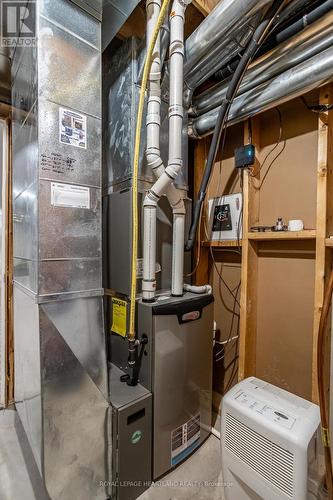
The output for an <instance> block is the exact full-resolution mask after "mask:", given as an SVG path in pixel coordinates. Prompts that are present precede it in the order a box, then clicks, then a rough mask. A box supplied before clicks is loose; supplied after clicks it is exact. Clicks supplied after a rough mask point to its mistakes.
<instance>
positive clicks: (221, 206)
mask: <svg viewBox="0 0 333 500" xmlns="http://www.w3.org/2000/svg"><path fill="white" fill-rule="evenodd" d="M208 212H209V228H210V231H211V236H210V238H211V241H221V240H240V239H241V238H242V213H243V196H242V193H235V194H228V195H225V196H221V197H220V198H212V199H210V200H209V202H208Z"/></svg>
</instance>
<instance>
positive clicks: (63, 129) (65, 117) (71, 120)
mask: <svg viewBox="0 0 333 500" xmlns="http://www.w3.org/2000/svg"><path fill="white" fill-rule="evenodd" d="M59 141H60V142H61V143H62V144H67V145H69V146H75V147H77V148H82V149H87V117H86V116H85V115H82V114H81V113H78V112H76V111H72V110H70V109H64V108H59Z"/></svg>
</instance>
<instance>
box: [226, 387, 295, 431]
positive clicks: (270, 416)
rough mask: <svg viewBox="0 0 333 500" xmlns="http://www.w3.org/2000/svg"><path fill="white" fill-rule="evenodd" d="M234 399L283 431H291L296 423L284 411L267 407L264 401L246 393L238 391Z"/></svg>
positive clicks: (293, 418)
mask: <svg viewBox="0 0 333 500" xmlns="http://www.w3.org/2000/svg"><path fill="white" fill-rule="evenodd" d="M234 399H235V400H236V401H237V402H238V403H240V404H241V405H242V406H245V407H246V408H248V409H250V410H252V411H253V412H255V413H257V414H259V415H261V416H262V417H263V418H265V419H266V420H269V421H271V422H274V423H275V424H278V425H280V426H281V427H284V428H285V429H289V430H290V429H292V427H293V425H294V424H295V422H296V418H295V417H293V416H292V415H290V414H288V413H286V411H285V410H282V409H280V408H277V407H274V406H271V405H268V404H267V403H265V402H264V401H260V399H257V398H254V397H253V396H252V395H249V394H248V393H247V392H244V391H238V392H237V393H236V394H235V396H234Z"/></svg>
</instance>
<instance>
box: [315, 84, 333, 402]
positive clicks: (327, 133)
mask: <svg viewBox="0 0 333 500" xmlns="http://www.w3.org/2000/svg"><path fill="white" fill-rule="evenodd" d="M319 101H320V104H322V105H330V104H332V103H333V85H332V84H330V85H327V86H325V87H323V88H321V89H320V97H319ZM332 155H333V112H332V111H328V112H326V113H321V114H319V118H318V166H317V231H316V275H315V303H314V322H313V360H312V400H313V401H314V402H316V403H318V400H319V397H318V385H317V341H318V332H319V322H320V315H321V311H322V305H323V300H324V292H325V278H326V276H327V274H328V272H329V270H330V265H331V251H330V249H329V248H328V247H329V246H330V245H329V244H328V245H327V244H326V242H327V241H328V243H330V241H329V240H327V238H328V237H329V236H331V235H332V234H333V224H332V217H333V204H332V200H331V198H332V193H333V172H332V170H333V159H332ZM327 342H329V339H327ZM326 369H327V370H326V371H327V372H328V373H329V366H327V367H326Z"/></svg>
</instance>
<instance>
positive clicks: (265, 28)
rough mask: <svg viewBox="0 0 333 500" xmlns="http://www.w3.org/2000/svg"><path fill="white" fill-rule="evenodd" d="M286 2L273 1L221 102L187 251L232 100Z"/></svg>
mask: <svg viewBox="0 0 333 500" xmlns="http://www.w3.org/2000/svg"><path fill="white" fill-rule="evenodd" d="M285 3H286V0H275V1H274V2H273V5H272V6H271V8H270V9H269V11H268V13H267V15H266V16H265V18H264V19H263V20H262V21H261V23H260V24H259V26H258V28H257V29H256V30H255V32H254V34H253V37H252V39H251V41H250V43H249V44H248V46H247V48H246V50H245V52H244V54H243V56H242V58H241V60H240V62H239V64H238V66H237V69H236V71H235V73H234V74H233V77H232V79H231V82H230V84H229V87H228V91H227V95H226V97H225V99H224V100H223V102H222V104H221V107H220V110H219V114H218V118H217V122H216V126H215V130H214V134H213V138H212V142H211V145H210V149H209V153H208V158H207V162H206V167H205V171H204V174H203V178H202V181H201V186H200V190H199V194H198V200H197V202H196V203H195V206H194V213H193V221H192V226H191V229H190V232H189V237H188V240H187V243H186V246H185V249H186V250H187V251H190V250H192V249H193V246H194V243H195V238H196V234H197V228H198V225H199V222H200V213H201V206H202V204H203V202H204V200H205V198H206V193H207V187H208V184H209V181H210V177H211V173H212V170H213V166H214V163H215V160H216V155H217V151H218V148H219V144H220V139H221V135H222V133H223V130H224V128H225V125H226V123H227V118H228V115H229V111H230V107H231V104H232V102H233V100H234V98H235V96H236V94H237V92H238V89H239V86H240V84H241V82H242V80H243V77H244V75H245V73H246V70H247V68H248V66H249V64H250V62H251V61H252V60H253V58H254V56H255V54H256V52H257V51H258V48H259V47H260V46H261V44H262V43H263V42H264V40H265V39H266V38H267V35H268V33H269V31H270V28H271V26H272V24H273V22H274V21H275V19H276V17H277V16H278V14H279V13H280V10H281V9H282V7H283V6H284V5H285Z"/></svg>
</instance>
